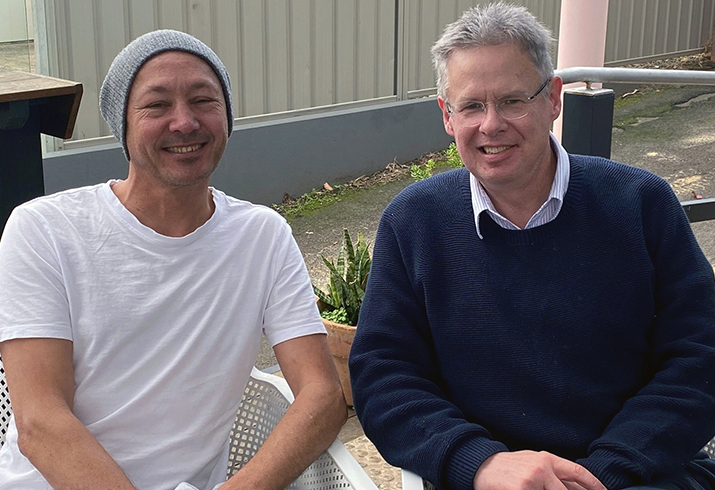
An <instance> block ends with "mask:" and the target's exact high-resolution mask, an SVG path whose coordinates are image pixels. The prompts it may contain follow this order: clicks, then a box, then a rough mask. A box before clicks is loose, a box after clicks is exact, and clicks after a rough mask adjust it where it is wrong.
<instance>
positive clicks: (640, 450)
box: [577, 180, 715, 490]
mask: <svg viewBox="0 0 715 490" xmlns="http://www.w3.org/2000/svg"><path fill="white" fill-rule="evenodd" d="M642 202H643V207H642V211H641V216H642V225H643V233H644V237H645V241H646V246H647V248H648V251H649V253H650V256H651V259H652V262H653V267H654V302H655V318H654V322H653V328H652V331H651V333H650V335H651V338H650V339H649V340H650V345H651V348H650V366H649V368H650V372H651V373H652V376H651V378H650V380H649V381H648V382H647V383H646V384H645V386H643V387H642V388H641V389H639V390H638V391H637V392H636V393H634V395H633V396H632V397H631V398H629V399H627V400H625V402H624V403H623V406H622V408H621V410H620V412H618V413H617V414H616V415H615V416H614V417H613V419H612V420H611V421H610V423H609V424H608V426H607V427H606V428H605V430H604V431H603V433H602V434H601V436H600V437H599V438H598V439H596V440H595V441H593V443H592V444H591V445H590V446H589V452H588V456H587V457H586V458H584V459H581V460H579V461H577V462H578V463H580V464H582V465H583V466H585V467H586V468H588V469H589V470H590V471H591V472H592V473H593V474H594V475H595V476H596V477H598V478H599V479H600V480H601V482H602V483H603V484H604V485H605V486H606V487H607V488H609V489H610V490H617V489H620V488H624V487H627V486H632V485H637V484H643V483H646V482H648V481H650V480H651V479H652V478H653V477H657V476H659V475H663V474H667V473H669V472H672V471H675V470H677V469H679V468H682V467H683V466H684V465H685V464H686V463H687V462H689V461H691V460H692V459H693V458H694V457H695V455H696V453H697V452H698V451H699V450H700V449H701V448H702V447H703V446H704V445H705V444H706V442H707V441H708V440H709V439H710V438H711V437H712V436H713V432H714V431H715V430H714V429H713V422H712V417H713V413H715V376H714V373H715V278H714V277H713V270H712V268H711V266H710V265H709V264H708V262H707V260H706V259H705V257H704V255H703V253H702V251H701V250H700V247H699V246H698V244H697V242H696V240H695V237H694V235H693V233H692V230H691V227H690V224H689V223H688V220H687V217H686V216H685V213H684V212H683V210H682V207H681V205H680V203H679V202H678V200H677V198H676V197H675V195H674V194H673V192H672V190H671V189H670V187H669V186H668V184H667V183H665V182H664V181H660V180H659V184H657V185H655V186H653V187H652V188H651V189H650V190H648V191H647V192H645V193H644V197H643V201H642Z"/></svg>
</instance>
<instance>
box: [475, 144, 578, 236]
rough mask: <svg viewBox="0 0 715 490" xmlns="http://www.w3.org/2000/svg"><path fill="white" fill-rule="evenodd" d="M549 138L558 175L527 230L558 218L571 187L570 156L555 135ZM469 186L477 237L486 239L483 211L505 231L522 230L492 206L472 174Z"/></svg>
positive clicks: (526, 227)
mask: <svg viewBox="0 0 715 490" xmlns="http://www.w3.org/2000/svg"><path fill="white" fill-rule="evenodd" d="M549 137H550V138H551V147H552V148H553V149H554V151H556V174H555V175H554V182H553V183H552V184H551V192H549V197H548V198H547V199H546V202H545V203H544V204H542V205H541V207H540V208H539V209H538V211H536V212H535V213H534V215H533V216H532V217H531V218H530V219H529V222H528V223H526V226H525V227H524V229H525V230H528V229H529V228H535V227H537V226H540V225H544V224H546V223H548V222H549V221H552V220H554V219H555V218H556V216H558V214H559V211H561V206H562V205H563V203H564V195H565V194H566V189H567V188H568V186H569V176H570V174H571V169H570V166H569V156H568V154H567V153H566V150H564V147H563V146H561V144H560V143H559V142H558V141H557V140H556V137H555V136H554V135H553V133H549ZM469 186H470V189H471V191H472V209H473V210H474V222H475V223H476V225H477V235H479V238H482V239H483V238H484V237H483V236H482V232H481V230H480V229H479V216H480V215H481V214H482V212H483V211H486V212H487V213H489V216H491V218H492V219H493V220H494V221H495V222H496V223H497V224H498V225H499V226H501V227H502V228H504V229H507V230H519V229H521V228H519V227H518V226H516V225H515V224H514V223H512V222H511V221H509V220H508V219H506V218H505V217H504V216H502V215H501V214H499V212H498V211H497V210H496V208H495V207H494V204H492V200H491V199H489V196H488V195H487V193H486V191H485V190H484V187H482V184H480V183H479V181H477V178H476V177H475V176H474V174H470V178H469Z"/></svg>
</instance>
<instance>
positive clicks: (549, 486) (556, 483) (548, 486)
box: [543, 474, 569, 490]
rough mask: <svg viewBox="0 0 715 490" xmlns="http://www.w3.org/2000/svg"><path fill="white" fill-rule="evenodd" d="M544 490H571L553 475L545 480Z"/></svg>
mask: <svg viewBox="0 0 715 490" xmlns="http://www.w3.org/2000/svg"><path fill="white" fill-rule="evenodd" d="M543 488H544V490H569V489H568V487H567V486H566V484H565V483H564V482H562V481H561V480H559V479H558V478H556V477H555V476H554V475H553V474H552V475H551V476H550V477H549V478H547V479H545V480H544V482H543Z"/></svg>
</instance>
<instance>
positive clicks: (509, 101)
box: [500, 99, 525, 107]
mask: <svg viewBox="0 0 715 490" xmlns="http://www.w3.org/2000/svg"><path fill="white" fill-rule="evenodd" d="M524 103H525V102H524V100H523V99H506V100H505V101H503V102H502V103H501V104H500V105H502V106H504V107H507V106H518V105H521V104H524Z"/></svg>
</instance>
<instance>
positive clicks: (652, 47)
mask: <svg viewBox="0 0 715 490" xmlns="http://www.w3.org/2000/svg"><path fill="white" fill-rule="evenodd" d="M654 1H655V15H654V16H653V38H652V39H651V43H650V50H649V52H651V53H655V48H656V45H657V44H658V17H659V16H660V0H654ZM641 56H645V53H644V54H642V55H641Z"/></svg>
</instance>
